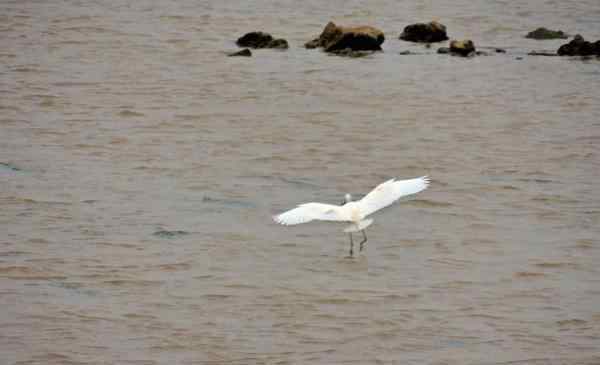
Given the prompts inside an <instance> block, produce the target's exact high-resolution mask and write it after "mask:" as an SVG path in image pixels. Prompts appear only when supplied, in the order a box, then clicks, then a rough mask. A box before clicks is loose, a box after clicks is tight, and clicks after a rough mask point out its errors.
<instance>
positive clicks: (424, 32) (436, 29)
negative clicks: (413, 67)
mask: <svg viewBox="0 0 600 365" xmlns="http://www.w3.org/2000/svg"><path fill="white" fill-rule="evenodd" d="M400 39H402V40H404V41H410V42H424V43H431V42H442V41H445V40H448V35H447V34H446V26H445V25H443V24H441V23H438V22H436V21H432V22H430V23H416V24H411V25H407V26H406V27H405V28H404V31H403V32H402V34H400Z"/></svg>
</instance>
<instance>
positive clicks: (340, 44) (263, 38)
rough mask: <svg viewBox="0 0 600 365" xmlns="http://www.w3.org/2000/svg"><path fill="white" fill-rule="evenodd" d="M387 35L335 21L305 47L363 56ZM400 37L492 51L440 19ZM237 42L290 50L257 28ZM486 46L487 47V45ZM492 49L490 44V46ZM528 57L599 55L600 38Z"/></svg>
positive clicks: (540, 34) (464, 52) (467, 52)
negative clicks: (456, 34)
mask: <svg viewBox="0 0 600 365" xmlns="http://www.w3.org/2000/svg"><path fill="white" fill-rule="evenodd" d="M525 38H531V39H536V40H547V39H568V38H569V36H568V35H567V34H566V33H564V32H563V31H561V30H558V31H554V30H549V29H546V28H543V27H541V28H537V29H535V30H534V31H531V32H529V33H528V34H527V35H525ZM385 39H386V37H385V34H384V32H383V31H382V30H380V29H378V28H375V27H373V26H368V25H361V26H342V25H337V24H335V23H333V22H329V23H327V25H326V26H325V27H324V28H323V30H322V31H321V34H320V35H319V36H318V37H316V38H314V39H312V40H310V41H308V42H306V43H305V44H304V48H306V49H315V48H321V49H322V50H323V51H324V52H326V53H331V54H335V55H338V56H346V57H361V56H364V55H368V54H371V53H373V52H380V51H383V48H382V44H383V43H384V42H385ZM398 39H399V40H402V41H406V42H413V43H422V44H425V47H426V48H431V44H432V43H439V42H444V41H448V40H449V43H448V46H447V47H439V48H438V49H437V52H436V53H438V54H449V55H453V56H460V57H474V56H487V55H490V53H489V52H485V51H478V50H477V49H476V47H475V44H474V42H473V41H472V40H470V39H464V40H459V39H451V38H449V37H448V33H447V27H446V26H445V25H444V24H442V23H440V22H437V21H432V22H429V23H414V24H410V25H407V26H406V27H404V30H403V31H402V33H401V34H400V36H399V37H398ZM236 44H237V45H238V46H239V47H243V49H242V50H240V51H233V52H227V55H228V56H244V57H251V56H252V52H251V51H250V49H249V48H253V49H261V48H266V49H277V50H287V49H288V48H289V44H288V41H287V40H285V39H283V38H275V37H273V36H272V35H271V34H269V33H266V32H263V31H254V32H250V33H246V34H244V35H243V36H241V37H240V38H238V39H237V41H236ZM484 48H485V47H484ZM488 48H489V47H488ZM493 53H507V52H506V50H505V49H502V48H495V49H494V52H493ZM400 54H402V55H412V54H416V53H413V52H410V51H403V52H400ZM527 55H529V56H582V57H590V56H597V57H600V40H598V41H596V42H589V41H586V40H585V39H584V38H583V37H582V36H581V35H579V34H577V35H575V36H574V37H573V39H572V40H571V41H570V42H568V43H566V44H563V45H561V46H560V47H559V48H558V49H557V50H556V52H551V51H530V52H528V53H527Z"/></svg>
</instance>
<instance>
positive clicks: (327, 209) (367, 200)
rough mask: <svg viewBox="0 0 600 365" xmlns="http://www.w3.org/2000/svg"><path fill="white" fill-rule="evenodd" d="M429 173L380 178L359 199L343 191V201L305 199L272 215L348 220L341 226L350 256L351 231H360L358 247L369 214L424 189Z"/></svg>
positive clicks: (280, 219)
mask: <svg viewBox="0 0 600 365" xmlns="http://www.w3.org/2000/svg"><path fill="white" fill-rule="evenodd" d="M429 182H430V180H429V177H427V176H422V177H418V178H415V179H409V180H396V179H390V180H388V181H386V182H383V183H381V184H379V185H377V187H375V189H373V190H371V192H370V193H368V194H367V195H365V196H364V197H363V198H362V199H360V200H357V201H352V196H351V195H350V194H346V196H345V199H344V200H345V202H344V204H342V205H332V204H323V203H304V204H300V205H298V206H297V207H296V208H294V209H291V210H288V211H287V212H283V213H281V214H279V215H276V216H274V217H273V219H274V220H275V222H277V223H279V224H283V225H285V226H291V225H295V224H300V223H307V222H310V221H312V220H321V221H333V222H335V221H337V222H351V223H350V225H349V226H347V227H346V228H345V229H344V232H346V233H348V234H349V235H350V257H352V256H353V253H354V241H353V239H352V233H356V232H362V234H363V240H362V241H361V242H360V251H362V249H363V245H364V244H365V242H367V234H366V233H365V229H366V228H367V227H368V226H369V225H371V223H373V219H370V218H367V216H369V215H370V214H373V213H375V212H376V211H378V210H380V209H383V208H385V207H387V206H389V205H391V204H392V203H394V202H395V201H396V200H398V199H400V198H402V197H404V196H407V195H411V194H416V193H418V192H420V191H423V190H425V189H427V186H429Z"/></svg>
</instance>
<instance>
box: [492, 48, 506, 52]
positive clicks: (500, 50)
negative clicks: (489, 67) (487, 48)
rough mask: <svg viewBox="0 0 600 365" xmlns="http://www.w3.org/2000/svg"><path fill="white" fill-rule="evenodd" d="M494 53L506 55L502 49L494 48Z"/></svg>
mask: <svg viewBox="0 0 600 365" xmlns="http://www.w3.org/2000/svg"><path fill="white" fill-rule="evenodd" d="M494 51H495V52H496V53H506V50H505V49H503V48H496V49H494Z"/></svg>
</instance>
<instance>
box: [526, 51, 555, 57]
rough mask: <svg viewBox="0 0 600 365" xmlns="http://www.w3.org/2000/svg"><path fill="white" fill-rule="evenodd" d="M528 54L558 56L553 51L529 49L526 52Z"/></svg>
mask: <svg viewBox="0 0 600 365" xmlns="http://www.w3.org/2000/svg"><path fill="white" fill-rule="evenodd" d="M527 55H528V56H549V57H552V56H558V54H557V53H555V52H547V51H531V52H529V53H527Z"/></svg>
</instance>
